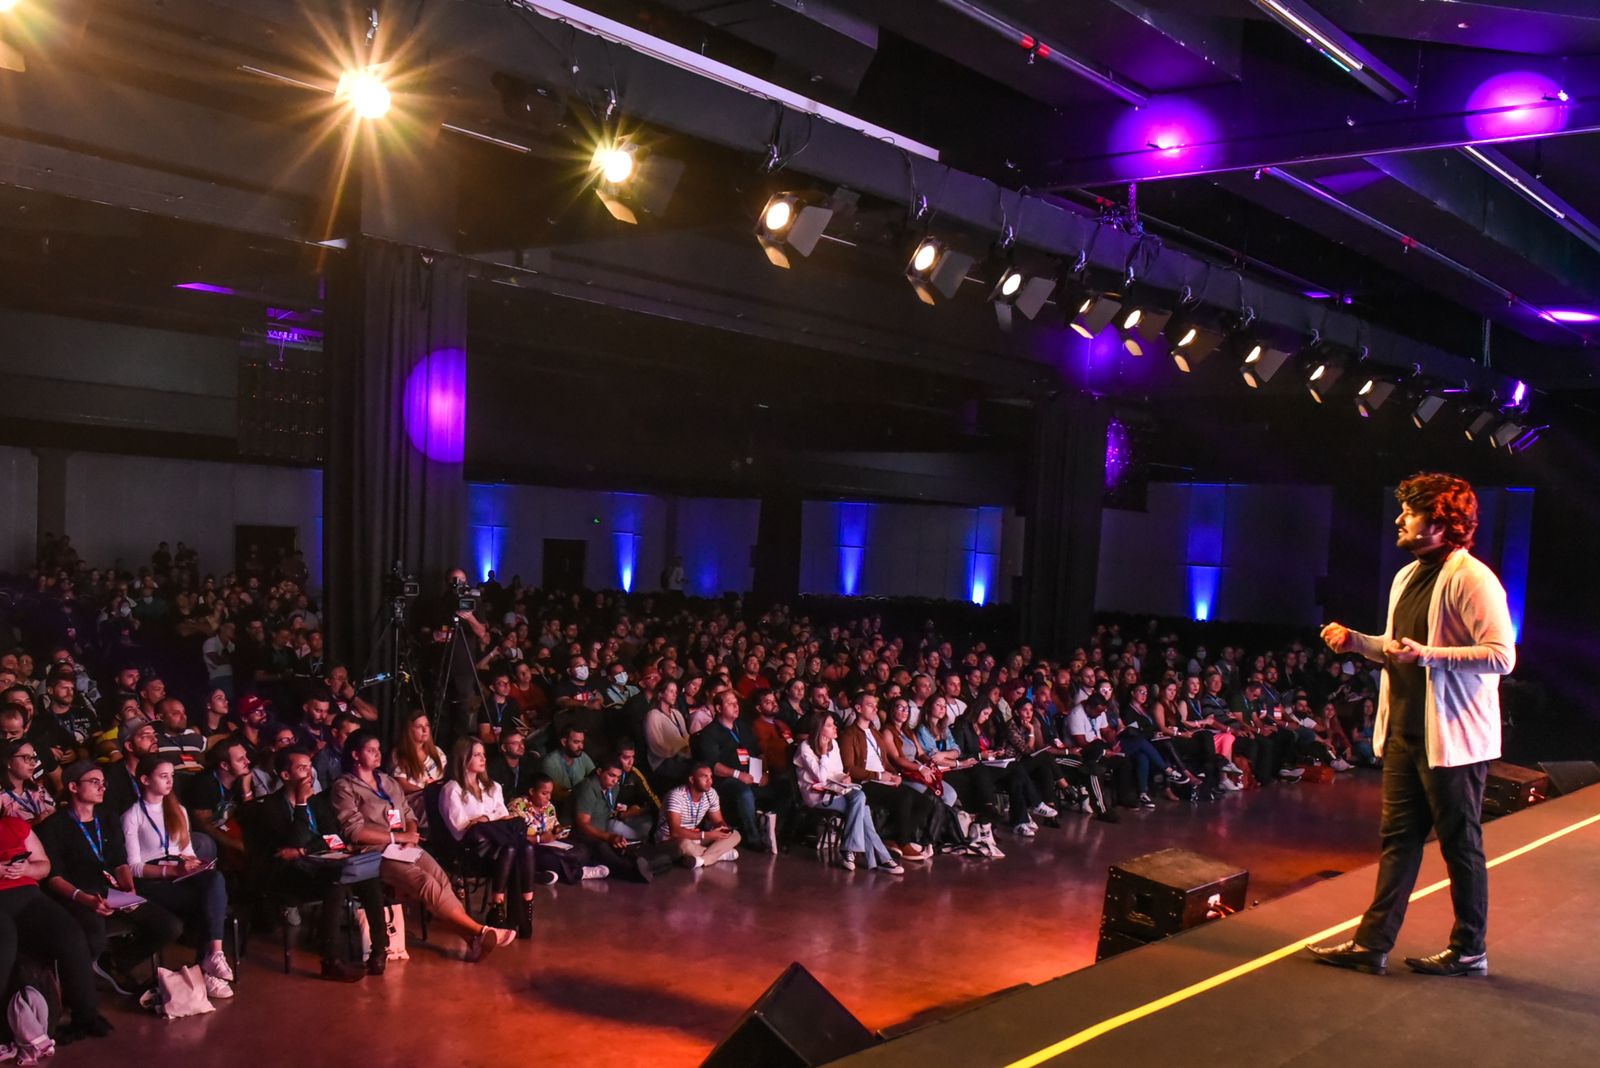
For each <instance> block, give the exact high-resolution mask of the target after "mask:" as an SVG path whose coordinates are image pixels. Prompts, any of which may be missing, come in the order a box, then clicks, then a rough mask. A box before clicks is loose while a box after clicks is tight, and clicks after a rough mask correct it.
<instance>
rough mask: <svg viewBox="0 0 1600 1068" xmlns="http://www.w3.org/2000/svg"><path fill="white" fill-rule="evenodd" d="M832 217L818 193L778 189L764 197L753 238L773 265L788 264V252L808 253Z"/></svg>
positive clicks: (813, 247)
mask: <svg viewBox="0 0 1600 1068" xmlns="http://www.w3.org/2000/svg"><path fill="white" fill-rule="evenodd" d="M832 220H833V209H832V208H830V207H826V206H825V205H824V204H823V203H822V202H821V198H820V197H815V196H807V195H804V194H800V193H779V194H777V195H776V196H774V197H773V198H772V199H771V200H769V201H767V206H766V207H765V208H763V209H761V218H760V220H759V221H758V222H757V223H756V240H757V241H759V242H761V248H762V251H764V252H765V253H766V254H767V259H768V260H770V261H771V262H772V265H773V266H774V267H789V266H791V264H790V262H789V253H790V252H796V253H799V254H800V255H802V256H809V255H811V252H812V250H813V249H815V248H816V247H817V242H818V241H821V240H822V232H823V231H824V230H826V229H827V228H828V223H829V222H831V221H832Z"/></svg>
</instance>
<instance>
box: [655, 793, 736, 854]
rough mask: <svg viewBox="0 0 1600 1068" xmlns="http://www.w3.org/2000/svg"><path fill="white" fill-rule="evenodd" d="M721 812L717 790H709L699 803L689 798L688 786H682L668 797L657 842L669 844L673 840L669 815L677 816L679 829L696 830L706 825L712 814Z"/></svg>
mask: <svg viewBox="0 0 1600 1068" xmlns="http://www.w3.org/2000/svg"><path fill="white" fill-rule="evenodd" d="M721 811H722V802H721V801H719V800H718V799H717V792H716V791H715V790H707V791H706V792H705V793H703V794H701V795H700V799H699V800H698V801H697V800H695V799H694V798H692V797H690V796H689V788H688V787H687V786H680V787H678V788H677V789H675V790H673V791H672V792H671V793H669V794H668V795H667V807H666V808H664V809H662V810H661V826H660V827H658V828H657V829H656V840H657V841H659V842H667V841H670V840H671V839H672V824H671V823H669V822H668V821H667V815H668V814H669V813H676V814H677V816H678V826H679V827H686V828H694V827H698V826H700V824H702V823H704V822H705V818H706V817H707V816H709V815H710V814H711V813H713V812H721Z"/></svg>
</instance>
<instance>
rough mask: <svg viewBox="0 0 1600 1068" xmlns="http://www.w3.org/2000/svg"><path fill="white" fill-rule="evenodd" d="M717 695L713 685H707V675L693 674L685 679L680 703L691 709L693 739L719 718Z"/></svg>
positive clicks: (690, 733)
mask: <svg viewBox="0 0 1600 1068" xmlns="http://www.w3.org/2000/svg"><path fill="white" fill-rule="evenodd" d="M719 685H720V684H719ZM718 692H720V691H718ZM715 696H716V694H715V693H714V692H713V691H712V689H711V687H708V686H707V685H706V677H705V676H704V675H691V676H690V677H689V678H687V679H684V680H683V686H682V687H680V694H679V698H678V703H679V704H680V705H682V706H683V707H684V708H686V709H688V710H689V712H688V722H689V737H690V738H691V739H693V738H694V736H695V735H697V734H699V733H700V732H701V731H703V730H705V729H706V728H707V727H709V726H711V723H712V721H713V720H715V719H716V718H717V710H716V708H715V707H714V705H715V700H714V698H715Z"/></svg>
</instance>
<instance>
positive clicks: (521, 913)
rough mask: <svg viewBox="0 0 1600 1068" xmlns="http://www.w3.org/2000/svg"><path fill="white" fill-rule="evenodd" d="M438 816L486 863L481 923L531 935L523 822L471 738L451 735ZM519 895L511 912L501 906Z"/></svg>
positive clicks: (530, 860) (529, 848)
mask: <svg viewBox="0 0 1600 1068" xmlns="http://www.w3.org/2000/svg"><path fill="white" fill-rule="evenodd" d="M439 814H440V815H441V816H443V817H444V825H445V829H446V830H447V831H449V832H450V836H451V837H452V838H454V839H455V840H456V841H457V842H459V843H460V844H461V846H462V847H463V848H464V849H465V850H466V851H467V852H468V853H470V854H472V855H473V856H476V857H478V858H480V859H482V860H484V861H486V862H487V863H488V865H489V870H490V871H491V872H492V880H493V883H492V886H491V888H490V892H491V893H492V894H493V898H492V902H491V904H490V906H489V914H488V916H486V917H484V922H485V923H488V924H489V925H491V926H494V927H501V926H504V925H505V924H506V922H507V920H508V919H511V920H512V922H514V923H515V925H516V931H517V935H518V937H520V938H532V937H533V887H534V882H535V880H534V871H535V868H536V864H535V858H534V849H533V846H534V843H533V842H530V841H529V840H528V828H527V824H526V823H524V822H523V820H522V819H520V818H519V817H517V816H513V815H512V814H511V812H510V810H509V809H507V808H506V802H505V795H504V793H503V792H502V790H501V788H500V784H499V783H497V782H495V781H494V780H493V779H491V778H490V777H489V760H488V758H487V757H486V756H484V752H483V742H482V741H481V740H479V739H477V738H472V737H466V738H458V739H456V744H455V747H454V748H453V749H451V751H450V777H449V780H448V781H447V782H446V783H445V784H444V788H443V789H442V790H441V791H440V792H439ZM508 892H514V893H516V894H517V896H518V897H519V898H520V903H519V904H518V906H517V908H516V910H515V912H514V913H513V912H510V911H508V910H507V906H506V894H507V893H508Z"/></svg>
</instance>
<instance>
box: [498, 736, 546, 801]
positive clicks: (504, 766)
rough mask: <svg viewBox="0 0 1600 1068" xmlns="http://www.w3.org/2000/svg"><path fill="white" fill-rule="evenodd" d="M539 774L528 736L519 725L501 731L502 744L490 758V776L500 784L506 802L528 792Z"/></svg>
mask: <svg viewBox="0 0 1600 1068" xmlns="http://www.w3.org/2000/svg"><path fill="white" fill-rule="evenodd" d="M537 774H539V769H538V767H537V766H536V764H535V763H534V761H532V760H530V759H529V758H528V736H527V735H526V734H523V733H522V728H521V727H517V726H510V727H506V728H505V729H504V730H502V731H501V732H500V744H499V745H498V746H497V747H496V748H495V754H494V756H493V757H491V758H490V760H489V778H491V779H493V780H494V781H495V782H497V783H499V784H500V789H501V791H502V792H503V793H504V794H505V797H506V804H507V805H510V804H511V801H512V800H513V799H515V798H518V797H521V796H522V795H523V794H525V793H527V792H528V787H529V785H530V784H531V783H532V781H533V777H534V776H535V775H537Z"/></svg>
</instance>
